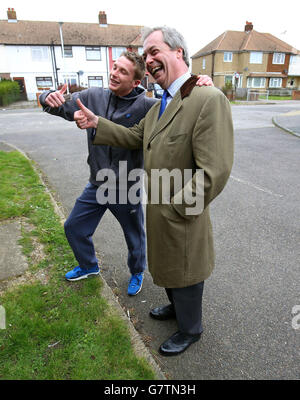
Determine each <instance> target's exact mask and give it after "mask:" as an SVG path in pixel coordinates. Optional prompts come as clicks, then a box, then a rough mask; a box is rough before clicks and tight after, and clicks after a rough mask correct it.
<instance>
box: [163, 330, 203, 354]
mask: <svg viewBox="0 0 300 400" xmlns="http://www.w3.org/2000/svg"><path fill="white" fill-rule="evenodd" d="M200 336H201V333H199V334H198V335H190V334H188V333H183V332H176V333H174V335H172V336H171V337H170V338H169V339H168V340H166V341H165V342H164V343H163V344H162V345H161V346H160V348H159V352H160V354H162V355H163V356H177V354H180V353H183V352H184V351H185V350H186V349H187V348H188V347H189V346H190V345H191V344H192V343H195V342H197V341H198V340H199V339H200Z"/></svg>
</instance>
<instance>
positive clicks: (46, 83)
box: [35, 76, 53, 88]
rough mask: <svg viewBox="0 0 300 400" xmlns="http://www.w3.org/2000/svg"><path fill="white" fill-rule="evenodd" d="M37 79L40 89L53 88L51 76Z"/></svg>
mask: <svg viewBox="0 0 300 400" xmlns="http://www.w3.org/2000/svg"><path fill="white" fill-rule="evenodd" d="M35 79H36V86H37V87H38V88H50V87H52V86H53V82H52V78H51V76H43V77H39V78H35Z"/></svg>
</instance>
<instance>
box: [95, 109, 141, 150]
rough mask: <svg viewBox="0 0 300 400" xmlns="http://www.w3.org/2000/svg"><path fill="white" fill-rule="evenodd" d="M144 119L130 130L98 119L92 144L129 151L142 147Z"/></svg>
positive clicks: (103, 119)
mask: <svg viewBox="0 0 300 400" xmlns="http://www.w3.org/2000/svg"><path fill="white" fill-rule="evenodd" d="M144 125H145V118H143V119H142V120H141V121H140V123H139V124H136V125H134V126H133V127H132V128H125V127H124V126H122V125H119V124H116V123H114V122H112V121H109V120H107V119H105V118H102V117H99V120H98V126H97V131H96V135H95V136H94V139H93V144H95V145H101V144H107V145H110V146H115V147H125V148H127V149H130V150H134V149H140V148H142V147H143V137H144Z"/></svg>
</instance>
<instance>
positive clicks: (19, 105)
mask: <svg viewBox="0 0 300 400" xmlns="http://www.w3.org/2000/svg"><path fill="white" fill-rule="evenodd" d="M26 108H41V107H39V106H38V103H37V101H36V100H34V101H27V100H24V101H23V100H22V101H16V102H15V103H12V104H9V105H7V106H0V110H22V109H26Z"/></svg>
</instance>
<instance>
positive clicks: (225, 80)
mask: <svg viewBox="0 0 300 400" xmlns="http://www.w3.org/2000/svg"><path fill="white" fill-rule="evenodd" d="M226 78H227V79H226ZM226 82H230V83H231V84H232V85H233V75H225V76H224V84H225V85H226Z"/></svg>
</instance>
